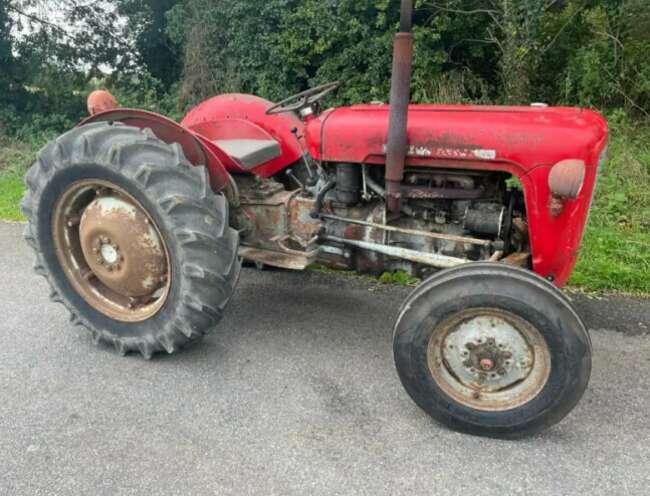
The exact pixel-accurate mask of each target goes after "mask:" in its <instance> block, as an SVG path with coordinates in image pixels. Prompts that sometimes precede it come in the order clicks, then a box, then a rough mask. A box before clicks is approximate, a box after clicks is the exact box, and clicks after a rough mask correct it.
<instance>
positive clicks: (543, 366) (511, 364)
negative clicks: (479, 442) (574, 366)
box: [428, 308, 551, 411]
mask: <svg viewBox="0 0 650 496" xmlns="http://www.w3.org/2000/svg"><path fill="white" fill-rule="evenodd" d="M428 361H429V369H430V371H431V374H432V376H433V378H434V380H435V381H436V382H437V383H438V385H439V386H440V387H441V388H442V389H443V390H444V391H445V392H446V393H447V394H448V395H449V396H451V397H453V398H455V399H456V400H457V401H458V402H459V403H462V404H464V405H466V406H469V407H472V408H475V409H478V410H488V411H501V410H509V409H511V408H516V407H518V406H521V405H524V404H526V403H527V402H529V401H530V400H532V399H533V398H535V397H536V396H537V395H538V394H539V392H540V391H541V389H542V388H543V387H544V385H545V384H546V381H547V380H548V377H549V374H550V369H551V363H550V352H549V350H548V347H547V346H546V343H545V341H544V339H543V337H542V336H541V334H540V332H539V331H538V330H537V329H536V328H535V327H533V326H532V325H531V324H530V323H529V322H527V321H525V320H524V319H522V318H520V317H518V316H516V315H514V314H512V313H510V312H507V311H505V310H501V309H497V308H477V309H468V310H465V311H463V312H460V313H458V314H456V315H454V316H453V317H451V318H449V319H448V320H447V321H445V322H444V323H442V324H441V325H440V326H439V327H438V329H437V332H434V333H433V335H432V339H430V342H429V346H428Z"/></svg>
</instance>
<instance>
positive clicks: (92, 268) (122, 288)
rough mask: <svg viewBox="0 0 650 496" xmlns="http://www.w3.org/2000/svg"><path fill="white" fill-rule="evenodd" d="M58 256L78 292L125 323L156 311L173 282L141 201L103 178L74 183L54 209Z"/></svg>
mask: <svg viewBox="0 0 650 496" xmlns="http://www.w3.org/2000/svg"><path fill="white" fill-rule="evenodd" d="M52 236H53V242H54V246H55V251H56V255H57V258H58V259H59V262H60V264H61V267H62V269H63V271H64V273H65V274H66V276H67V278H68V280H69V281H70V283H71V284H72V286H73V287H74V288H75V290H76V291H77V292H78V293H79V295H80V296H81V297H82V298H83V299H84V300H85V301H86V302H87V303H88V304H89V305H91V306H92V307H93V308H95V309H96V310H97V311H99V312H101V313H103V314H104V315H106V316H108V317H110V318H113V319H115V320H119V321H122V322H140V321H143V320H146V319H148V318H150V317H152V316H153V315H155V314H156V313H157V312H158V311H159V310H160V309H161V308H162V306H163V304H164V303H165V301H166V300H167V296H168V294H169V290H170V286H171V277H172V274H171V265H170V263H169V254H168V251H167V247H166V246H165V243H164V241H163V237H162V236H161V234H160V231H159V230H158V228H157V226H156V225H155V223H154V222H153V220H152V219H151V217H150V216H149V215H148V214H147V212H146V211H145V209H144V208H143V207H142V205H140V203H139V202H138V201H137V200H135V198H133V197H132V196H131V195H129V194H128V193H126V192H125V191H124V190H123V189H121V188H119V187H117V186H116V185H114V184H112V183H109V182H107V181H102V180H96V179H92V180H83V181H78V182H76V183H73V184H72V185H71V186H70V187H69V188H68V189H67V190H66V191H64V192H63V194H62V195H61V196H60V197H59V199H58V200H57V202H56V204H55V207H54V211H53V213H52Z"/></svg>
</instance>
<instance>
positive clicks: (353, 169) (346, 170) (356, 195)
mask: <svg viewBox="0 0 650 496" xmlns="http://www.w3.org/2000/svg"><path fill="white" fill-rule="evenodd" d="M360 195H361V167H360V166H359V165H358V164H337V166H336V199H337V200H338V201H339V203H342V204H344V205H356V204H357V203H359V200H360V198H361V196H360Z"/></svg>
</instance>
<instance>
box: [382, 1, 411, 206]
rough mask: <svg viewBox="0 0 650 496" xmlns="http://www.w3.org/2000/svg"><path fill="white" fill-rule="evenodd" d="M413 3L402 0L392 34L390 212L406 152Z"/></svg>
mask: <svg viewBox="0 0 650 496" xmlns="http://www.w3.org/2000/svg"><path fill="white" fill-rule="evenodd" d="M412 25H413V0H402V8H401V15H400V32H399V33H397V34H396V35H395V45H394V48H393V74H392V78H391V88H390V117H389V123H388V144H387V147H386V205H387V207H388V210H389V211H390V212H392V213H399V212H400V208H401V194H402V192H401V187H402V180H403V179H404V162H405V160H406V154H407V152H408V136H407V125H408V106H409V101H410V99H411V68H412V65H413V33H412Z"/></svg>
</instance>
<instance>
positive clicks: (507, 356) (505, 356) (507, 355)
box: [501, 351, 512, 358]
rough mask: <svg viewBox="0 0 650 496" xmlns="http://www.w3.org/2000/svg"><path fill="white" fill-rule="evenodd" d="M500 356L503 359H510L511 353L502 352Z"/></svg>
mask: <svg viewBox="0 0 650 496" xmlns="http://www.w3.org/2000/svg"><path fill="white" fill-rule="evenodd" d="M501 356H502V357H503V358H512V353H510V352H509V351H504V352H503V353H502V354H501Z"/></svg>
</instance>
